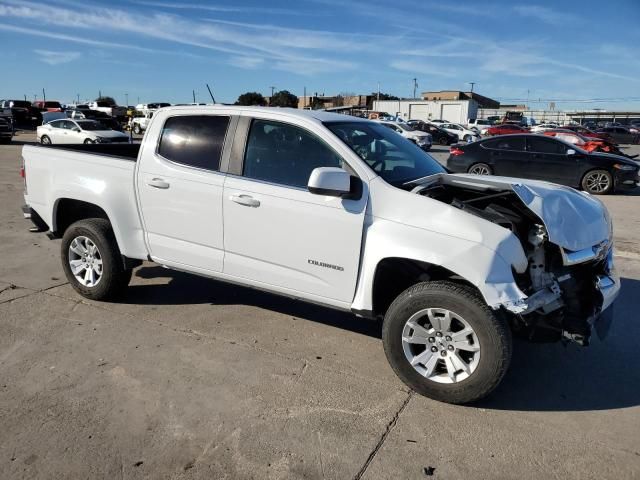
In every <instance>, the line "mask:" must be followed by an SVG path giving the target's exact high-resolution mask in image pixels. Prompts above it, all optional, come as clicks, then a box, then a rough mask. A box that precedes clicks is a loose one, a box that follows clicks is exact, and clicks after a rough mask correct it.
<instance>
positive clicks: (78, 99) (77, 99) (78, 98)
mask: <svg viewBox="0 0 640 480" xmlns="http://www.w3.org/2000/svg"><path fill="white" fill-rule="evenodd" d="M79 103H80V94H79V93H76V105H77V104H79Z"/></svg>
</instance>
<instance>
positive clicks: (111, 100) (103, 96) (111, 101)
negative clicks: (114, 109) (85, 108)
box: [95, 95, 117, 105]
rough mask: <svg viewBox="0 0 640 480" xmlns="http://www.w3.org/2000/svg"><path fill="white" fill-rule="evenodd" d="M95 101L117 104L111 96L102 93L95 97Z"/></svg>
mask: <svg viewBox="0 0 640 480" xmlns="http://www.w3.org/2000/svg"><path fill="white" fill-rule="evenodd" d="M95 101H96V102H107V103H108V104H109V105H117V103H116V100H115V99H114V98H113V97H108V96H106V95H102V96H101V97H98V98H96V99H95Z"/></svg>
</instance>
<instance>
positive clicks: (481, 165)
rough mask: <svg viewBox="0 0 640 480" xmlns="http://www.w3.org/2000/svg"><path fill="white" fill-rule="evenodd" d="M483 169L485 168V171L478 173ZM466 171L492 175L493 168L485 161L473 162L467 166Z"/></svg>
mask: <svg viewBox="0 0 640 480" xmlns="http://www.w3.org/2000/svg"><path fill="white" fill-rule="evenodd" d="M483 170H485V171H486V172H487V173H478V172H480V171H483ZM467 173H472V174H475V175H493V169H492V168H491V167H490V166H489V165H487V164H486V163H474V164H473V165H471V166H470V167H469V169H468V170H467Z"/></svg>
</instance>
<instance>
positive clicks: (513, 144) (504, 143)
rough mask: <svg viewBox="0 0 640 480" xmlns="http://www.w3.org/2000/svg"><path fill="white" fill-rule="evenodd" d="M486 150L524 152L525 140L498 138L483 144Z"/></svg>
mask: <svg viewBox="0 0 640 480" xmlns="http://www.w3.org/2000/svg"><path fill="white" fill-rule="evenodd" d="M482 145H483V146H484V147H485V148H492V149H494V150H516V151H524V138H517V137H515V138H514V137H507V138H496V139H495V140H489V141H488V142H484V143H483V144H482Z"/></svg>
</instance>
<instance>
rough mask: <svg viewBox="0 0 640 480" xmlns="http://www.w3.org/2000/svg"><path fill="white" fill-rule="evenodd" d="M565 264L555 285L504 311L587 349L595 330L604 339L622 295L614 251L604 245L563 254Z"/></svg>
mask: <svg viewBox="0 0 640 480" xmlns="http://www.w3.org/2000/svg"><path fill="white" fill-rule="evenodd" d="M561 250H562V249H561ZM562 263H563V265H562V269H561V271H560V272H558V275H557V277H556V279H555V281H554V282H553V284H551V285H549V286H547V287H545V288H542V289H540V290H538V291H536V292H535V293H532V294H531V295H529V296H528V297H527V298H525V299H521V300H518V301H515V302H512V303H508V304H504V305H503V307H504V308H505V309H506V310H507V311H509V312H511V313H512V314H514V315H515V316H516V317H517V318H518V319H520V320H521V321H522V322H523V324H524V325H526V326H527V327H529V328H530V329H531V330H533V329H535V328H538V329H540V328H542V329H547V330H553V331H556V332H557V333H558V334H559V338H563V339H566V340H571V341H573V342H576V343H578V344H580V345H588V343H589V337H590V335H591V331H592V330H594V329H595V331H596V333H597V334H598V337H599V338H600V339H604V338H605V337H606V335H607V333H608V331H609V328H610V325H611V322H612V318H613V303H614V301H615V299H616V298H617V296H618V294H619V293H620V277H619V276H618V275H617V273H616V270H615V266H614V262H613V248H612V247H611V246H610V244H609V242H606V243H604V242H603V243H602V244H598V245H595V246H593V247H592V248H589V249H586V250H584V251H579V252H565V251H562Z"/></svg>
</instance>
